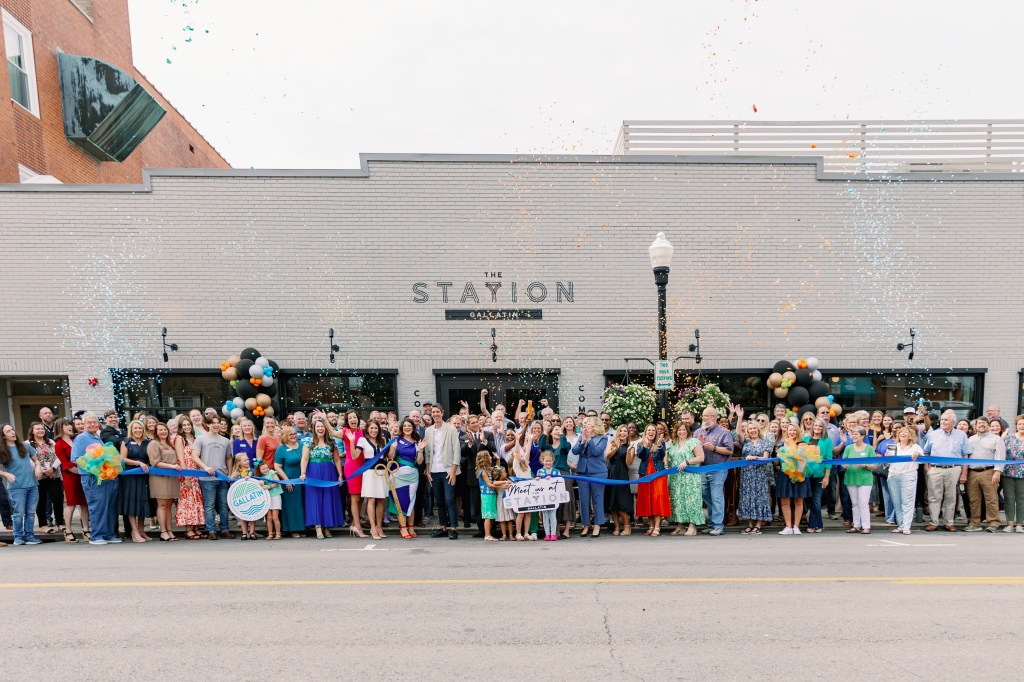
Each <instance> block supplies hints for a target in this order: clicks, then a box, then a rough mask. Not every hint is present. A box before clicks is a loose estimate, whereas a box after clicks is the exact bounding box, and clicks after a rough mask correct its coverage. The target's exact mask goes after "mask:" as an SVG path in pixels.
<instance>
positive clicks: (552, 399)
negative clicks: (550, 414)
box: [434, 368, 562, 418]
mask: <svg viewBox="0 0 1024 682" xmlns="http://www.w3.org/2000/svg"><path fill="white" fill-rule="evenodd" d="M561 372H562V370H561V369H559V368H530V369H521V368H520V369H502V368H495V369H435V370H434V384H435V387H434V395H436V396H437V401H438V402H439V403H440V404H441V407H443V408H444V413H445V414H446V415H451V414H453V410H454V412H458V407H457V406H452V405H449V404H448V391H447V389H451V388H461V387H460V386H457V385H452V384H453V383H455V384H457V383H464V384H466V385H465V386H464V388H470V387H473V388H477V389H479V388H480V387H481V384H482V381H483V380H484V379H485V378H486V377H490V376H496V377H500V378H501V379H499V381H501V382H502V383H515V382H516V380H517V379H518V380H519V383H526V384H528V385H530V386H529V387H530V388H546V389H547V390H548V393H547V394H546V395H547V396H549V397H548V402H549V404H550V407H551V408H552V409H554V410H555V411H556V412H557V411H558V380H559V378H560V376H561ZM505 407H506V409H507V410H508V414H509V417H510V418H511V416H512V414H513V413H514V412H515V407H516V406H515V405H506V406H505ZM534 407H535V408H536V409H537V410H538V411H539V410H540V406H539V405H535V406H534ZM493 408H494V402H493V401H488V409H493ZM479 409H480V404H479V402H477V403H476V404H473V403H470V406H469V411H470V413H472V414H476V413H477V412H478V411H479Z"/></svg>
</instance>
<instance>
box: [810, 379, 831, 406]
mask: <svg viewBox="0 0 1024 682" xmlns="http://www.w3.org/2000/svg"><path fill="white" fill-rule="evenodd" d="M807 393H808V394H810V396H811V401H812V402H813V401H815V400H817V399H818V398H824V397H825V396H827V395H828V394H829V387H828V384H826V383H825V382H824V381H813V382H811V385H810V386H808V387H807Z"/></svg>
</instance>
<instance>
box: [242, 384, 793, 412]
mask: <svg viewBox="0 0 1024 682" xmlns="http://www.w3.org/2000/svg"><path fill="white" fill-rule="evenodd" d="M239 386H241V384H239ZM809 399H810V396H809V395H808V394H807V389H806V388H804V387H803V386H793V387H792V388H790V389H789V395H787V396H786V402H788V403H789V404H790V406H791V407H797V406H798V405H804V404H806V403H807V401H808V400H809Z"/></svg>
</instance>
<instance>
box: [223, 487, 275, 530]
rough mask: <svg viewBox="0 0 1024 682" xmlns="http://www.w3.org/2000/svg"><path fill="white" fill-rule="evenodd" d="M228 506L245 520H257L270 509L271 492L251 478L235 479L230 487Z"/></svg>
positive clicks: (233, 512)
mask: <svg viewBox="0 0 1024 682" xmlns="http://www.w3.org/2000/svg"><path fill="white" fill-rule="evenodd" d="M228 507H229V508H230V509H231V513H232V514H234V515H235V516H237V517H238V518H240V519H242V520H243V521H257V520H259V519H262V518H263V517H264V516H266V514H267V510H268V509H270V494H269V493H267V491H266V490H264V489H263V488H262V487H261V486H260V484H259V483H258V482H256V481H254V480H252V479H251V478H247V479H243V480H241V481H235V482H234V483H232V484H231V487H230V488H228Z"/></svg>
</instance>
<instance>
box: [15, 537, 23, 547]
mask: <svg viewBox="0 0 1024 682" xmlns="http://www.w3.org/2000/svg"><path fill="white" fill-rule="evenodd" d="M24 544H25V541H24V540H22V539H21V538H14V546H15V547H18V546H20V545H24Z"/></svg>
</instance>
